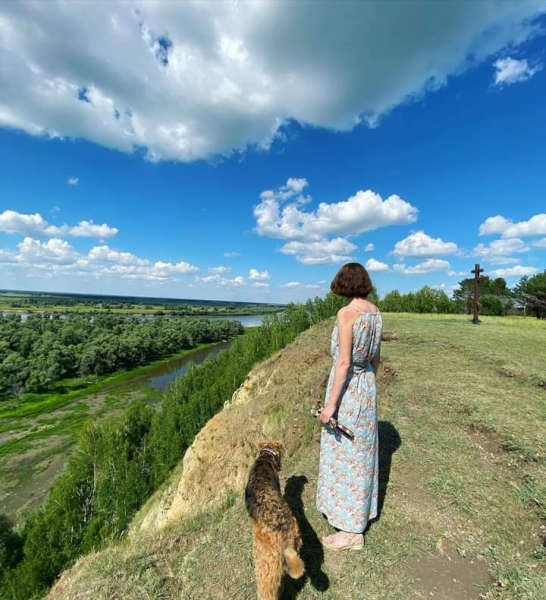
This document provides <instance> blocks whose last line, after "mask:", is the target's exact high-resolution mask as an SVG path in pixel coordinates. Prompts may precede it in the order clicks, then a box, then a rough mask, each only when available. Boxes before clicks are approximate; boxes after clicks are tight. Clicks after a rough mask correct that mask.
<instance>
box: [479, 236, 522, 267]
mask: <svg viewBox="0 0 546 600" xmlns="http://www.w3.org/2000/svg"><path fill="white" fill-rule="evenodd" d="M528 251H529V246H527V245H526V244H525V242H523V240H520V239H519V238H505V239H500V240H494V241H493V242H491V243H490V244H488V245H487V246H486V245H485V244H478V245H477V246H476V247H475V248H474V250H472V255H473V256H476V257H478V258H482V259H483V260H486V261H487V262H490V263H491V264H494V265H502V264H510V263H514V262H518V260H517V259H516V258H510V255H512V254H516V253H520V252H528Z"/></svg>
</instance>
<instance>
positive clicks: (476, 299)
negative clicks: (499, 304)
mask: <svg viewBox="0 0 546 600" xmlns="http://www.w3.org/2000/svg"><path fill="white" fill-rule="evenodd" d="M470 272H471V273H473V274H474V297H473V298H472V304H473V305H474V318H473V319H472V323H474V325H477V324H478V323H479V322H480V310H481V308H482V305H481V304H480V273H483V269H482V268H480V265H479V263H476V264H475V265H474V269H473V270H472V271H470Z"/></svg>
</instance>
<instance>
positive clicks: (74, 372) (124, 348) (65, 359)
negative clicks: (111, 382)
mask: <svg viewBox="0 0 546 600" xmlns="http://www.w3.org/2000/svg"><path fill="white" fill-rule="evenodd" d="M243 332H244V328H243V326H242V325H241V323H239V322H238V321H228V320H226V319H218V320H209V319H203V318H177V317H153V318H143V317H134V316H122V315H113V314H100V315H94V316H89V315H80V314H67V315H62V316H61V315H58V314H30V315H29V316H28V318H27V319H26V320H25V321H22V320H21V318H20V316H19V315H17V314H9V315H6V316H2V315H0V400H2V399H6V398H13V397H15V398H20V397H21V395H22V394H23V393H24V392H38V393H41V392H48V391H51V390H53V389H54V388H55V387H56V385H57V384H58V382H59V381H61V380H63V379H67V378H82V379H84V380H85V379H86V378H89V376H93V375H105V374H107V373H115V372H117V371H123V370H128V369H132V368H134V367H136V366H139V365H145V364H147V363H149V362H151V361H153V360H156V359H158V358H161V357H164V356H168V355H170V354H173V353H175V352H178V351H180V350H188V349H191V348H195V347H197V346H198V345H199V344H207V343H212V342H219V341H221V340H226V339H229V338H232V337H234V336H236V335H240V334H242V333H243Z"/></svg>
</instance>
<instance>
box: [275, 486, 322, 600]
mask: <svg viewBox="0 0 546 600" xmlns="http://www.w3.org/2000/svg"><path fill="white" fill-rule="evenodd" d="M306 483H307V477H305V475H293V476H292V477H290V478H289V479H288V480H287V481H286V485H285V488H284V499H285V500H286V502H287V504H288V505H289V506H290V508H291V509H292V512H293V513H294V516H295V517H296V520H297V522H298V525H299V528H300V532H301V539H302V542H303V545H302V548H301V550H300V556H301V558H302V560H303V562H304V564H305V577H302V578H301V579H298V580H297V581H295V580H294V579H292V578H290V577H288V576H287V575H285V576H284V578H283V588H282V589H283V591H282V595H281V600H294V599H295V598H297V597H298V594H299V593H300V591H301V590H302V589H303V587H304V586H305V583H306V581H307V579H309V581H310V582H311V585H312V586H313V587H314V588H315V589H316V590H317V591H319V592H325V591H326V590H327V589H328V588H329V587H330V581H329V580H328V576H327V575H326V573H324V572H323V571H322V563H323V562H324V549H323V547H322V544H321V543H320V540H319V538H318V536H317V534H316V533H315V530H314V529H313V528H312V527H311V524H310V523H309V521H308V520H307V517H306V516H305V507H304V505H303V500H302V493H303V488H304V486H305V484H306Z"/></svg>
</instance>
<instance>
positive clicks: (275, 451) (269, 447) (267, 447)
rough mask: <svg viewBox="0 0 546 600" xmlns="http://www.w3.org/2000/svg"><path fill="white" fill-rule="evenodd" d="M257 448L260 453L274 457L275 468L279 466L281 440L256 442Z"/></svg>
mask: <svg viewBox="0 0 546 600" xmlns="http://www.w3.org/2000/svg"><path fill="white" fill-rule="evenodd" d="M258 450H259V452H260V454H263V455H266V456H267V455H268V456H271V457H272V458H273V459H275V464H276V466H277V469H280V468H281V453H282V444H281V442H258Z"/></svg>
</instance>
